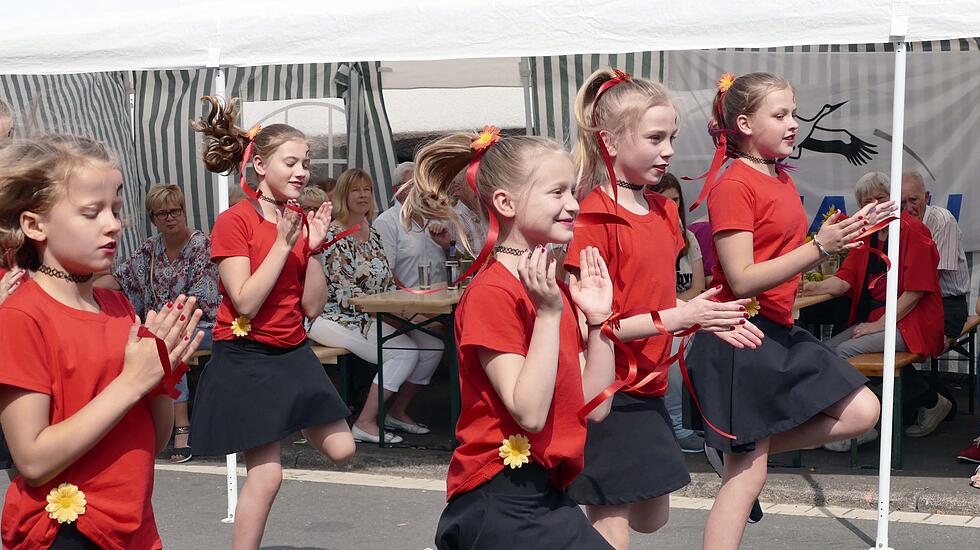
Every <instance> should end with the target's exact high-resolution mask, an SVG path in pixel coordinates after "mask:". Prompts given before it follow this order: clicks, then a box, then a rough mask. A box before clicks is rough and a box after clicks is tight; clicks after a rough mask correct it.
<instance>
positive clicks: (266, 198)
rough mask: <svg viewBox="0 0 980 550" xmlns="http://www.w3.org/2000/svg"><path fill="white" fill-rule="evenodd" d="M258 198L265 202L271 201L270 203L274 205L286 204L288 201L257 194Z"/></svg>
mask: <svg viewBox="0 0 980 550" xmlns="http://www.w3.org/2000/svg"><path fill="white" fill-rule="evenodd" d="M259 200H263V201H265V202H271V203H272V204H274V205H276V206H286V203H288V202H289V201H277V200H276V199H274V198H272V197H267V196H265V195H259Z"/></svg>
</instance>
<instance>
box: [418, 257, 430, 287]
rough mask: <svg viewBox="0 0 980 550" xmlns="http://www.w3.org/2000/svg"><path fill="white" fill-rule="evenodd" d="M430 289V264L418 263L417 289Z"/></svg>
mask: <svg viewBox="0 0 980 550" xmlns="http://www.w3.org/2000/svg"><path fill="white" fill-rule="evenodd" d="M430 288H432V262H422V263H419V289H420V290H429V289H430Z"/></svg>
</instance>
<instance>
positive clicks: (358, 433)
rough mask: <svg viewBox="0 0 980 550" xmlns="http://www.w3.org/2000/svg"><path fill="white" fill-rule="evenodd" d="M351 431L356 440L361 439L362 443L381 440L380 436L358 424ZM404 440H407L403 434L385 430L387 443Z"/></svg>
mask: <svg viewBox="0 0 980 550" xmlns="http://www.w3.org/2000/svg"><path fill="white" fill-rule="evenodd" d="M350 433H351V435H353V436H354V441H360V442H361V443H377V442H378V441H380V439H379V438H378V436H376V435H372V434H369V433H367V432H365V431H364V430H362V429H360V428H358V427H357V426H351V429H350ZM402 441H405V440H404V439H402V436H400V435H396V434H393V433H391V432H385V443H401V442H402Z"/></svg>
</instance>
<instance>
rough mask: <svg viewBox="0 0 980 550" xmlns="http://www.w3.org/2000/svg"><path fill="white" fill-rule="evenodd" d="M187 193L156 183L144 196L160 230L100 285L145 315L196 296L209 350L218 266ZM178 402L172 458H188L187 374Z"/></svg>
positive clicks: (205, 341)
mask: <svg viewBox="0 0 980 550" xmlns="http://www.w3.org/2000/svg"><path fill="white" fill-rule="evenodd" d="M185 212H186V206H185V203H184V193H183V191H181V190H180V187H178V186H176V185H164V184H157V185H154V186H153V187H151V188H150V191H149V192H148V193H147V194H146V214H147V216H149V218H150V220H152V221H153V225H154V226H156V228H157V231H159V233H158V234H157V235H154V236H152V237H150V238H149V239H147V240H146V242H144V243H143V245H142V246H140V247H139V249H138V250H136V252H134V253H133V255H132V256H130V257H129V258H128V259H127V260H126V261H124V262H121V263H119V264H117V265H116V267H115V268H113V270H112V276H108V277H102V278H100V279H99V280H98V281H97V283H96V285H97V286H103V287H108V288H113V289H116V290H122V291H123V292H124V293H125V294H126V297H127V298H129V301H130V303H132V304H133V309H134V310H136V314H137V315H139V316H140V317H141V318H144V319H145V318H146V317H145V316H146V311H147V310H151V309H152V310H154V311H160V310H161V309H162V308H163V306H164V305H165V304H166V303H167V302H170V301H173V300H174V299H176V298H177V297H178V296H180V295H181V294H186V295H187V296H194V297H195V298H197V305H198V307H199V308H200V309H201V311H202V312H203V315H202V316H201V322H200V324H199V325H198V329H200V330H203V331H204V334H205V336H204V341H202V342H201V345H200V347H199V348H198V349H202V350H209V349H211V329H213V328H214V317H215V313H216V312H217V309H218V302H220V298H219V296H218V268H217V266H216V265H215V264H213V263H211V240H210V239H209V238H208V237H207V236H206V235H205V234H204V233H202V232H201V231H198V230H197V229H191V228H190V227H188V226H187V216H186V215H185ZM177 388H178V389H179V390H180V397H178V398H177V400H176V401H175V402H174V428H175V430H174V454H173V455H171V457H170V461H171V462H175V463H177V462H187V461H188V460H190V459H191V457H192V455H191V449H190V447H189V446H188V445H187V440H188V438H189V437H190V433H191V428H190V425H191V422H190V418H189V416H188V414H187V400H188V398H189V397H190V392H189V391H188V387H187V376H186V375H185V376H184V377H182V378H181V379H180V383H179V384H178V385H177Z"/></svg>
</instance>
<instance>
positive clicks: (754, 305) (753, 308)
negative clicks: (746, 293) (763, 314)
mask: <svg viewBox="0 0 980 550" xmlns="http://www.w3.org/2000/svg"><path fill="white" fill-rule="evenodd" d="M760 309H761V308H760V307H759V300H756V299H755V298H754V297H753V298H752V301H751V302H749V303H748V304H747V305H746V306H745V313H748V314H749V317H755V316H756V315H758V314H759V310H760Z"/></svg>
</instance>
